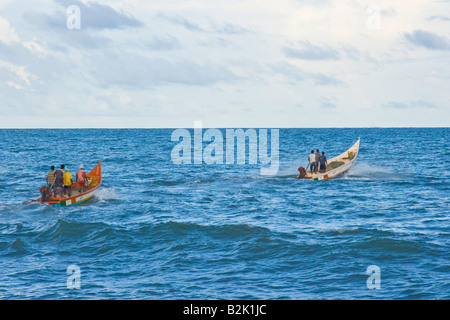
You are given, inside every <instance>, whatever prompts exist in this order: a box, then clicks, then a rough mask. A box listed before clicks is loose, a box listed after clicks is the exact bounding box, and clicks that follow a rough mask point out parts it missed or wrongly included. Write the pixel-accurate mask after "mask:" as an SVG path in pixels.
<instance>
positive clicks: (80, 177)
mask: <svg viewBox="0 0 450 320" xmlns="http://www.w3.org/2000/svg"><path fill="white" fill-rule="evenodd" d="M86 179H87V174H86V171H84V165H82V164H80V170H78V171H77V173H76V174H75V181H78V185H79V186H80V188H79V190H80V192H85V191H86V190H87V187H86Z"/></svg>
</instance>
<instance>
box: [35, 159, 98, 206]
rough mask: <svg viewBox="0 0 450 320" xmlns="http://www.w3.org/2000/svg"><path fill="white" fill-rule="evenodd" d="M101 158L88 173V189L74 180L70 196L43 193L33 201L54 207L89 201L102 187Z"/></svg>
mask: <svg viewBox="0 0 450 320" xmlns="http://www.w3.org/2000/svg"><path fill="white" fill-rule="evenodd" d="M101 163H102V162H101V160H100V161H99V162H98V164H97V165H96V166H95V167H94V169H92V170H91V172H89V173H88V174H87V177H88V185H87V190H86V191H84V192H81V191H80V189H81V188H80V186H79V184H78V182H74V183H73V184H72V186H71V195H70V197H48V198H47V197H45V196H44V195H41V197H40V198H38V199H36V200H33V201H32V202H39V203H43V204H48V205H50V206H52V207H67V206H72V205H77V204H80V203H84V202H86V201H88V200H89V199H90V198H92V197H93V196H94V194H95V192H96V191H97V190H98V188H100V185H101V184H102V166H101Z"/></svg>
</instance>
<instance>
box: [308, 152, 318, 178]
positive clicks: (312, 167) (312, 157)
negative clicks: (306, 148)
mask: <svg viewBox="0 0 450 320" xmlns="http://www.w3.org/2000/svg"><path fill="white" fill-rule="evenodd" d="M308 161H309V164H308V166H309V169H310V170H311V173H314V171H315V170H316V155H315V154H314V150H311V154H310V155H309V156H308ZM306 169H308V167H306Z"/></svg>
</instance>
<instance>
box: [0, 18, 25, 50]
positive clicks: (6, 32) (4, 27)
mask: <svg viewBox="0 0 450 320" xmlns="http://www.w3.org/2000/svg"><path fill="white" fill-rule="evenodd" d="M0 41H1V42H3V43H5V44H7V45H10V44H12V43H18V42H20V39H19V36H18V35H17V32H16V31H15V30H14V29H13V28H11V26H10V24H9V21H8V20H6V19H4V18H2V17H0Z"/></svg>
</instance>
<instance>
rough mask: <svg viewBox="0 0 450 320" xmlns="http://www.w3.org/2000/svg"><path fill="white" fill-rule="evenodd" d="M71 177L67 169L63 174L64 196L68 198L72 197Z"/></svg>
mask: <svg viewBox="0 0 450 320" xmlns="http://www.w3.org/2000/svg"><path fill="white" fill-rule="evenodd" d="M72 183H73V180H72V175H71V174H70V172H69V168H68V167H67V168H66V169H65V172H64V194H66V195H68V196H69V197H70V196H71V195H72Z"/></svg>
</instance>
